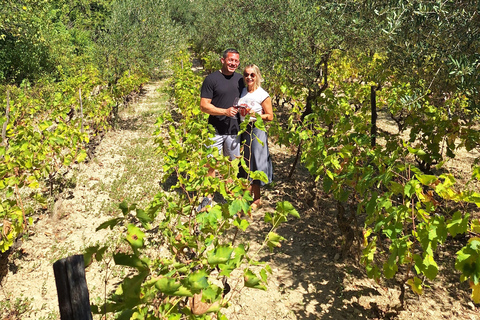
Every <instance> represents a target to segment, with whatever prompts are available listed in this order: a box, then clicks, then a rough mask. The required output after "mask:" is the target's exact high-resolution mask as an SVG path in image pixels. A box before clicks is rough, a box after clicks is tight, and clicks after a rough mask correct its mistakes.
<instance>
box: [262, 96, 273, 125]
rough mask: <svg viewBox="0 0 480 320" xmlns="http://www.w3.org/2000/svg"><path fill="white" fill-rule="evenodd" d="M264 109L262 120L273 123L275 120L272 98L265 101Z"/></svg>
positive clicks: (263, 103)
mask: <svg viewBox="0 0 480 320" xmlns="http://www.w3.org/2000/svg"><path fill="white" fill-rule="evenodd" d="M262 108H263V114H262V120H263V121H272V120H273V108H272V99H270V97H268V98H267V99H265V100H263V102H262Z"/></svg>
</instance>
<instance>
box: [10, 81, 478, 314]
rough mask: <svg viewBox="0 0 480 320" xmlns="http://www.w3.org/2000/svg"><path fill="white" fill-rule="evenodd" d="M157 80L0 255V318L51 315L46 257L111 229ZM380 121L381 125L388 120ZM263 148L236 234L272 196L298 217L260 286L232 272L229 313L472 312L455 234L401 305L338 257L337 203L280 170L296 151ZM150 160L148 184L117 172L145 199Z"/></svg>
mask: <svg viewBox="0 0 480 320" xmlns="http://www.w3.org/2000/svg"><path fill="white" fill-rule="evenodd" d="M160 85H161V82H157V83H151V84H148V85H146V86H145V88H144V93H143V94H142V96H141V97H140V99H139V101H138V102H136V103H133V104H132V105H131V106H130V107H129V108H128V109H126V110H124V111H122V112H121V114H120V116H121V121H120V123H121V125H120V128H118V129H117V130H114V131H110V132H108V133H106V134H105V135H104V136H103V137H102V139H101V140H99V141H98V146H97V147H96V148H95V152H94V158H93V159H91V160H89V161H88V162H86V163H82V164H80V165H78V167H77V168H75V170H74V173H71V175H72V176H74V179H75V183H74V184H71V185H70V187H69V188H66V189H65V190H64V191H63V192H62V194H61V195H60V197H59V198H58V200H57V201H56V203H55V205H54V206H52V208H50V209H49V210H46V211H45V212H43V213H38V214H36V215H35V216H34V217H33V218H34V223H33V225H32V226H31V227H30V229H29V231H28V233H26V235H25V236H24V237H23V239H22V240H21V241H19V243H18V244H17V245H16V248H15V249H14V250H11V251H10V252H8V253H7V254H3V255H2V256H1V260H0V281H1V282H0V284H1V287H0V299H1V300H0V303H1V305H0V306H1V308H0V319H3V320H5V319H59V313H58V302H57V292H56V287H55V279H54V276H53V268H52V265H53V263H54V262H55V261H56V260H58V259H61V258H64V257H67V256H69V255H72V254H79V253H81V252H82V249H83V248H85V247H87V246H89V245H92V244H95V243H98V242H103V241H106V239H107V241H108V239H110V237H111V235H110V234H109V230H103V231H101V232H95V228H96V227H97V226H99V225H100V224H101V223H102V222H104V221H105V220H107V219H108V218H109V217H110V216H109V213H110V212H111V211H112V210H113V209H111V208H109V207H108V205H107V204H108V203H112V202H113V201H118V200H121V197H122V196H119V197H120V198H119V199H112V195H111V194H112V193H111V192H112V188H113V187H112V185H113V186H114V187H115V177H116V176H117V175H118V173H119V172H123V171H127V169H128V168H126V167H125V165H126V163H127V162H126V161H125V160H126V157H129V155H128V153H126V152H125V149H126V148H132V145H133V144H139V146H138V147H139V148H144V147H148V145H150V146H151V145H153V138H152V137H151V133H152V132H153V124H154V122H155V119H152V117H151V116H149V115H151V114H152V113H151V112H152V111H151V110H152V108H154V109H155V108H156V109H161V108H166V106H165V104H164V103H163V102H159V101H160V100H159V99H158V95H159V92H158V91H157V90H156V89H157V88H158V87H159V86H160ZM384 121H387V119H384ZM385 126H386V128H387V129H388V123H385ZM270 151H271V154H272V157H273V161H274V170H275V171H274V176H275V183H274V184H273V185H272V186H271V187H269V188H267V189H266V190H264V207H263V208H262V209H260V210H259V211H258V212H257V213H256V214H254V216H253V218H252V219H253V223H252V224H251V227H250V228H249V229H248V230H247V232H246V233H245V234H243V237H247V238H248V239H249V240H250V241H252V243H255V242H256V241H260V240H261V239H259V236H258V235H259V234H260V233H261V232H259V231H263V230H264V229H265V228H266V227H267V226H266V224H265V223H264V222H263V220H262V217H263V213H264V212H265V210H274V206H275V204H276V203H277V202H278V201H284V200H288V201H290V202H291V203H292V204H293V205H294V206H295V208H296V209H297V210H298V212H299V213H300V215H301V219H294V218H292V219H290V220H289V221H288V223H286V224H285V225H284V226H282V227H281V228H280V230H278V233H279V234H280V235H282V236H283V237H284V238H286V240H285V241H284V242H283V244H282V247H281V248H278V249H277V250H275V252H274V253H273V254H270V253H268V252H265V253H263V255H262V260H263V261H267V262H268V263H269V265H270V266H271V267H272V269H273V270H274V273H273V275H271V276H270V277H269V280H268V290H267V291H260V290H254V289H248V288H242V285H241V282H242V277H241V275H237V276H235V275H234V277H233V278H232V279H231V280H230V281H231V283H230V285H231V287H232V289H233V290H232V292H231V293H230V295H229V298H230V299H231V302H232V304H231V306H230V307H229V308H228V309H227V310H226V311H225V313H226V314H227V316H228V317H229V319H399V320H407V319H408V320H411V319H480V312H479V309H478V306H476V305H474V304H473V303H472V302H471V300H470V297H469V296H470V291H469V289H468V285H467V284H465V283H460V282H459V274H458V273H457V272H456V271H455V270H454V267H453V266H454V260H455V252H456V250H458V248H459V247H460V246H461V245H462V243H463V240H462V239H461V238H460V239H456V240H455V241H452V244H451V245H449V246H445V247H443V248H441V250H439V251H440V253H439V256H438V259H439V260H442V261H444V262H443V263H441V265H443V266H446V267H445V268H443V269H442V270H441V271H440V274H439V276H438V277H437V279H436V280H435V281H427V282H426V283H425V287H426V289H425V293H424V295H422V296H417V295H415V294H414V293H412V292H411V291H410V289H409V288H407V290H406V296H405V306H404V307H402V306H400V300H399V296H400V292H401V291H400V286H399V285H398V283H397V282H396V281H395V280H392V281H385V280H382V281H380V282H379V283H377V282H375V281H373V280H371V279H368V277H367V276H366V274H365V271H364V268H363V266H361V265H360V264H359V263H358V261H357V259H356V257H355V255H354V254H351V255H347V256H343V257H342V255H341V249H342V236H341V233H340V231H339V228H338V225H337V221H336V218H335V216H336V210H337V209H336V206H335V204H334V202H333V200H332V199H330V198H329V197H328V196H327V195H325V194H324V193H322V191H321V190H319V189H318V188H317V186H316V184H315V183H314V181H313V180H312V178H311V177H310V176H309V174H308V172H307V171H306V170H305V169H304V168H302V167H301V166H300V165H299V166H298V167H297V168H296V170H295V173H294V176H293V179H287V177H288V174H289V171H290V168H291V165H292V163H293V161H294V158H295V152H293V150H287V149H286V148H282V147H279V146H278V145H275V144H274V143H273V142H271V143H270ZM133 160H135V159H133ZM137 160H138V159H137ZM145 166H149V164H145ZM453 166H454V167H457V168H459V167H460V165H459V164H456V165H453ZM152 167H153V168H154V166H152ZM156 170H157V169H156V168H155V169H152V170H151V172H150V174H151V176H150V179H149V180H150V181H151V185H149V186H147V187H145V186H139V185H137V182H136V181H137V180H138V179H137V180H136V179H135V177H134V176H132V177H127V178H126V180H125V181H124V183H125V184H128V185H129V187H128V189H129V190H130V191H131V192H133V193H138V194H141V195H143V196H140V198H139V199H137V200H138V201H139V202H141V201H142V200H145V201H148V195H149V192H150V190H153V191H154V190H155V188H158V187H159V183H158V182H159V181H160V178H161V172H160V170H158V171H156ZM68 177H69V174H66V179H68ZM72 179H73V178H72ZM142 183H143V182H142ZM117 187H118V186H117ZM105 267H106V266H101V265H94V266H92V267H89V268H88V269H87V271H86V276H87V284H88V287H89V291H90V298H91V301H92V302H97V301H98V300H100V301H101V300H102V298H103V295H104V292H105V281H104V280H105V274H104V270H103V268H105ZM112 270H113V271H112V272H113V274H112V277H114V276H115V274H114V272H115V270H114V269H112ZM110 286H111V283H109V284H108V285H107V290H108V289H110ZM2 309H3V310H2Z"/></svg>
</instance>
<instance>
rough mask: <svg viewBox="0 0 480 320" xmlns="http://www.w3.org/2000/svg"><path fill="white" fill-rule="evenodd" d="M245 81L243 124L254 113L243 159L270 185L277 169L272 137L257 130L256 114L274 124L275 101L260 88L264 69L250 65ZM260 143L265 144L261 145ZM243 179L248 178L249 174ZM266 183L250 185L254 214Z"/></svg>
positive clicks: (244, 74) (242, 99) (242, 109)
mask: <svg viewBox="0 0 480 320" xmlns="http://www.w3.org/2000/svg"><path fill="white" fill-rule="evenodd" d="M243 81H244V82H245V88H244V89H243V91H242V93H241V95H240V99H239V101H238V104H239V106H240V107H244V108H240V110H239V111H240V118H241V121H245V116H246V115H247V113H250V117H249V123H248V125H247V131H246V132H244V133H243V134H242V142H243V157H244V158H245V162H246V163H247V166H248V167H249V168H250V171H251V172H254V171H263V172H265V174H266V175H267V178H268V183H270V182H272V180H273V167H272V160H271V158H270V152H269V151H268V135H267V133H266V132H265V131H263V130H260V129H258V128H256V127H255V124H254V122H255V121H256V114H258V115H260V117H261V118H262V120H263V121H272V120H273V109H272V99H271V98H270V96H269V94H268V92H266V91H265V90H264V89H263V88H261V87H260V83H261V82H262V81H263V78H262V75H261V74H260V69H259V68H258V67H257V66H256V65H254V64H249V65H247V66H246V67H245V69H244V71H243ZM258 140H260V141H261V143H260V142H259V141H258ZM241 171H243V175H244V176H245V177H246V173H245V172H244V170H241ZM264 185H265V182H263V181H260V180H253V181H252V182H251V185H250V193H251V194H252V196H253V203H252V205H251V207H252V210H253V211H255V210H256V209H258V208H260V207H261V205H262V203H261V200H260V187H262V186H264Z"/></svg>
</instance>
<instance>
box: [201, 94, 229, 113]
mask: <svg viewBox="0 0 480 320" xmlns="http://www.w3.org/2000/svg"><path fill="white" fill-rule="evenodd" d="M200 110H202V112H205V113H207V114H209V115H211V116H227V117H234V116H235V115H236V114H237V109H236V108H234V107H230V108H228V109H222V108H217V107H215V106H214V105H213V104H212V99H207V98H200Z"/></svg>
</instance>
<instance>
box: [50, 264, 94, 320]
mask: <svg viewBox="0 0 480 320" xmlns="http://www.w3.org/2000/svg"><path fill="white" fill-rule="evenodd" d="M53 272H54V274H55V284H56V286H57V295H58V305H59V308H60V319H61V320H92V319H93V318H92V313H91V311H90V300H89V295H88V288H87V281H86V279H85V263H84V261H83V255H74V256H70V257H68V258H64V259H60V260H57V261H56V262H55V263H54V264H53Z"/></svg>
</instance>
